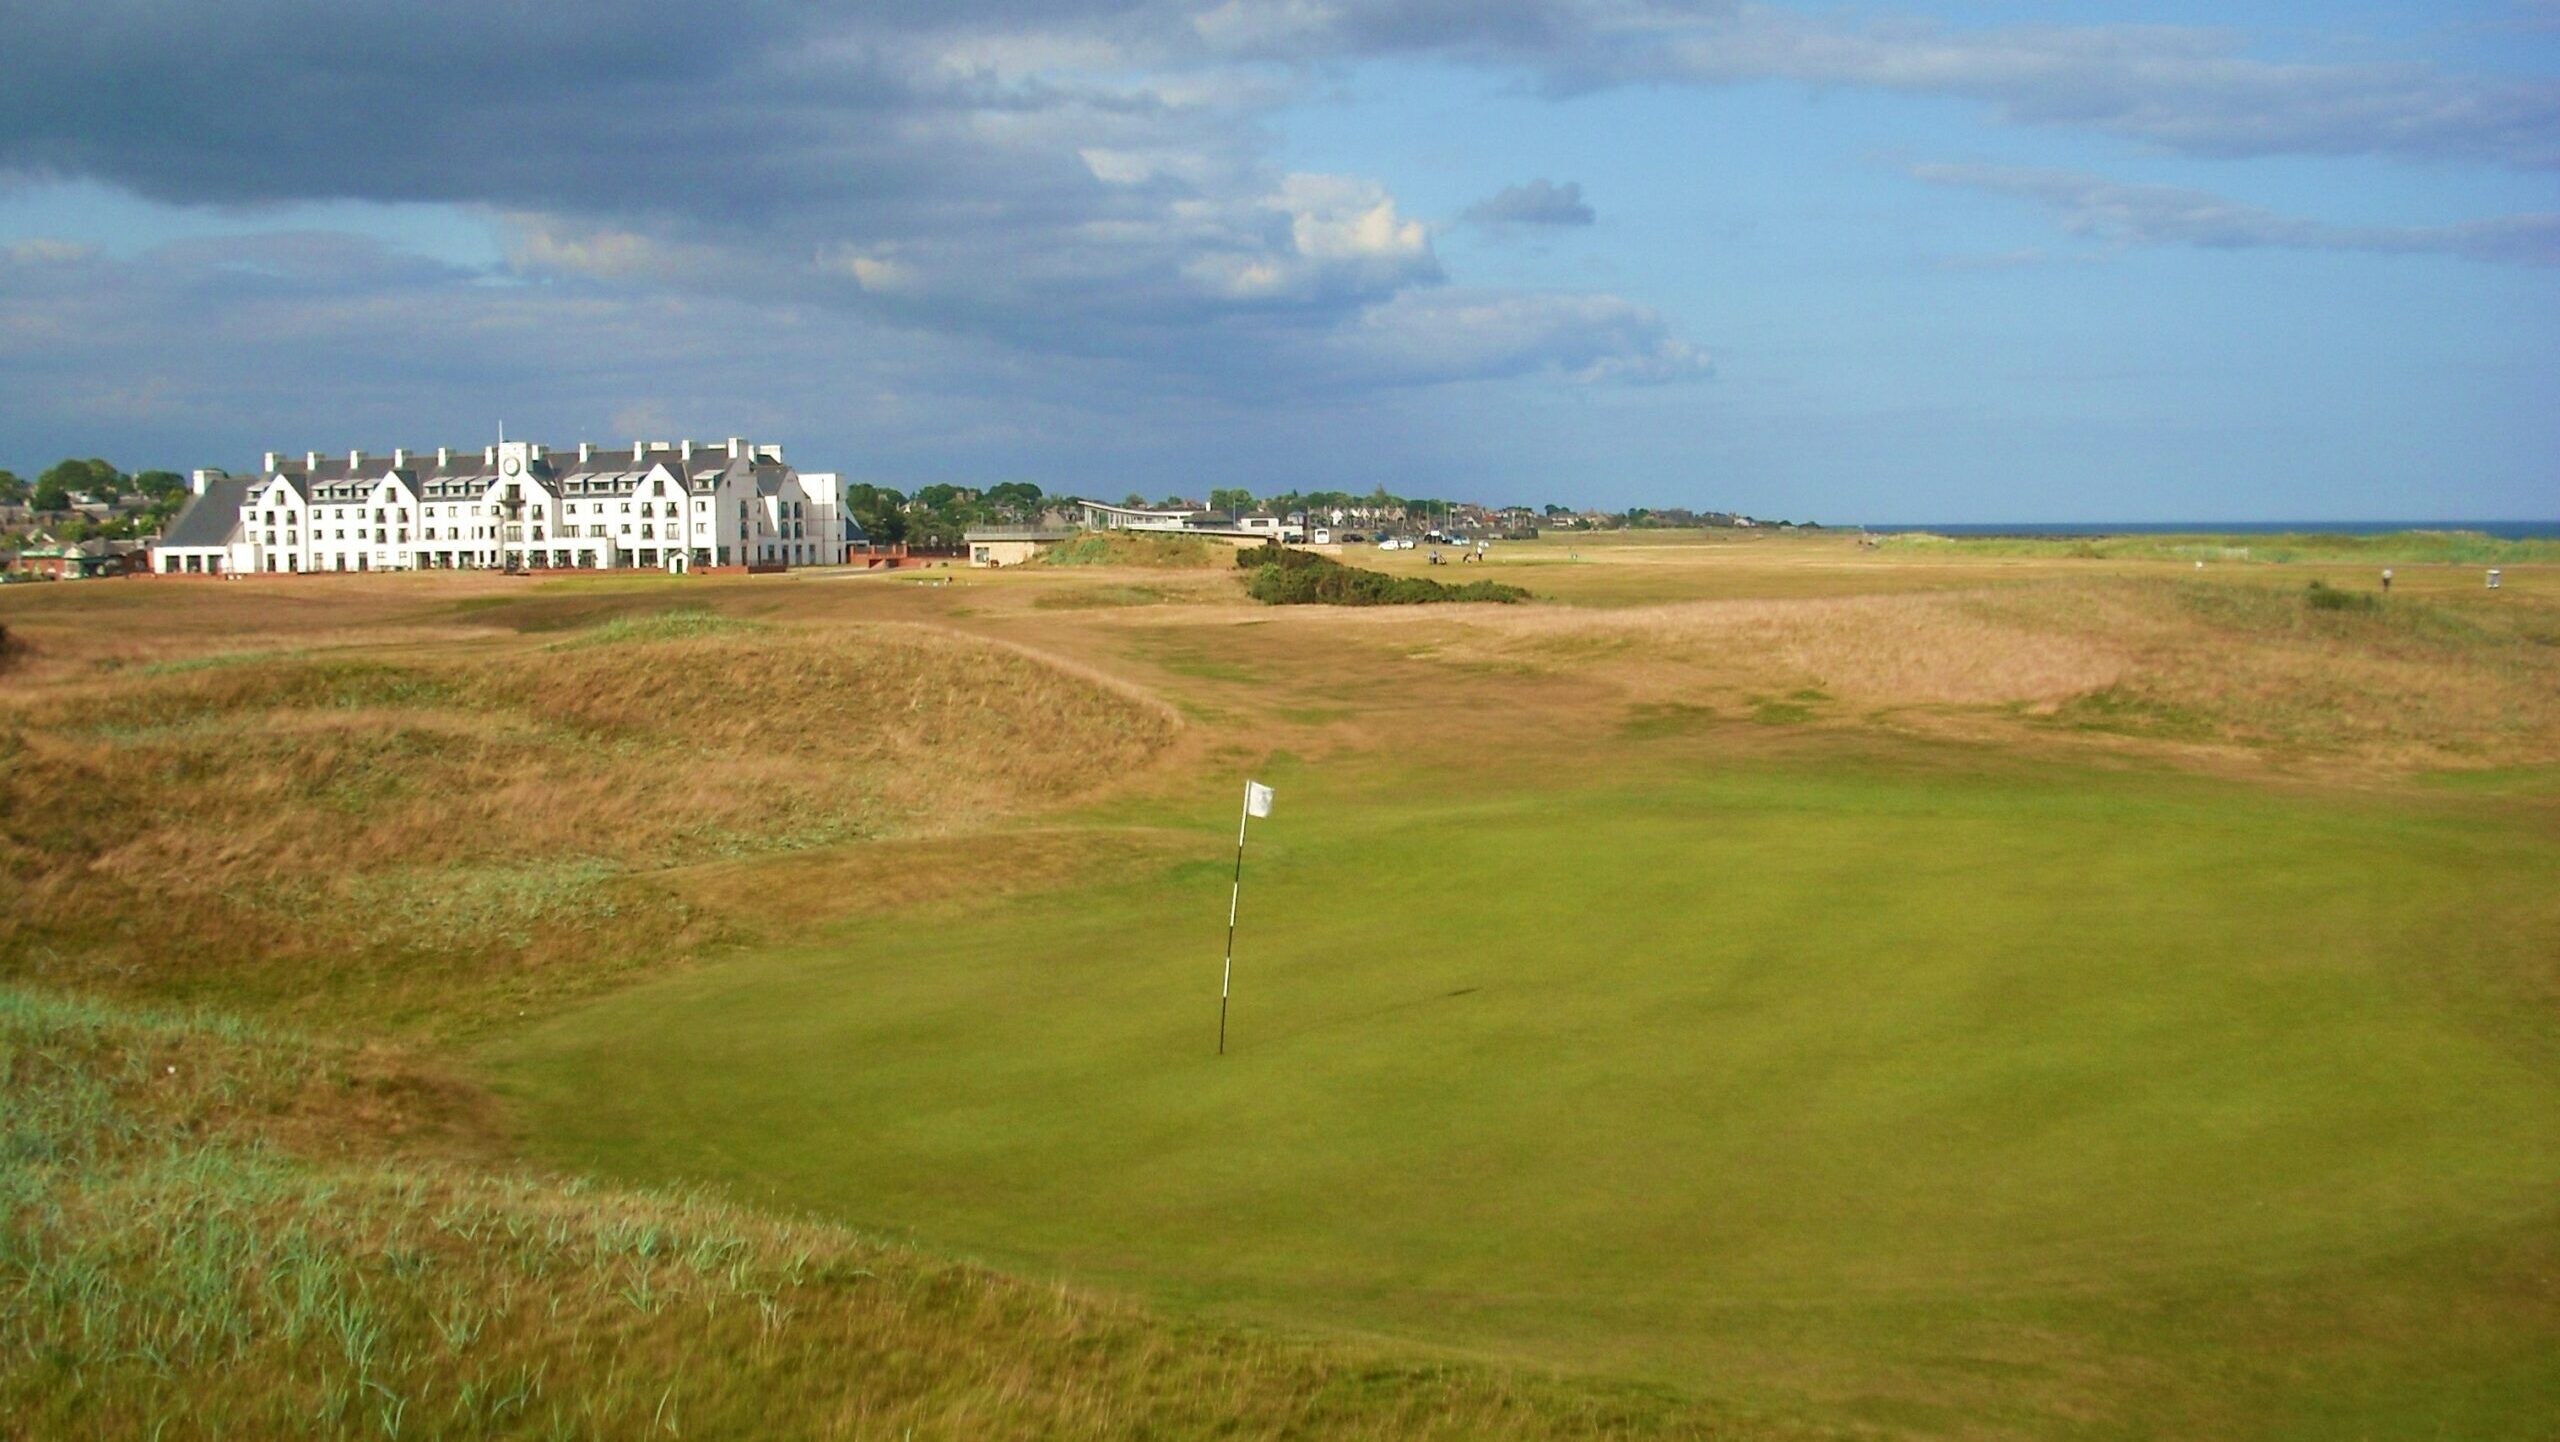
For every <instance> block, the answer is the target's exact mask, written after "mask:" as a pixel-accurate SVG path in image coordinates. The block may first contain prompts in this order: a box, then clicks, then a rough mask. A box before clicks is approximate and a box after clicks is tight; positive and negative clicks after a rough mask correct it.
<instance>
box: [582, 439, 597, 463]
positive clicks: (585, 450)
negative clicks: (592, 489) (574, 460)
mask: <svg viewBox="0 0 2560 1442" xmlns="http://www.w3.org/2000/svg"><path fill="white" fill-rule="evenodd" d="M595 458H596V444H595V442H593V441H580V442H578V464H579V465H580V466H584V465H586V463H587V462H589V461H592V460H594V459H595Z"/></svg>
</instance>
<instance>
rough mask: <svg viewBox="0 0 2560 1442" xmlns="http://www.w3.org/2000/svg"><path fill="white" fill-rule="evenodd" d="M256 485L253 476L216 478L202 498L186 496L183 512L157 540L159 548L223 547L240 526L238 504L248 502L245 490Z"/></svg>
mask: <svg viewBox="0 0 2560 1442" xmlns="http://www.w3.org/2000/svg"><path fill="white" fill-rule="evenodd" d="M258 484H260V478H259V477H257V476H216V477H214V478H213V479H212V480H211V481H209V482H207V483H206V485H205V488H204V494H203V495H200V496H189V497H188V498H187V505H186V509H184V510H182V511H180V512H178V518H177V519H176V520H173V521H171V522H170V523H169V530H168V533H167V534H165V535H163V536H162V537H161V538H160V544H161V545H163V546H227V545H229V544H231V533H232V531H234V530H235V529H237V528H238V527H239V525H240V507H241V504H242V503H243V502H245V501H247V500H248V499H249V489H250V487H252V486H255V485H258Z"/></svg>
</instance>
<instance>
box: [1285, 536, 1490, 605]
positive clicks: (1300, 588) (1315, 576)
mask: <svg viewBox="0 0 2560 1442" xmlns="http://www.w3.org/2000/svg"><path fill="white" fill-rule="evenodd" d="M1236 564H1237V565H1239V566H1242V567H1246V568H1248V569H1250V570H1251V571H1252V572H1253V578H1252V579H1251V580H1249V581H1247V582H1246V583H1245V588H1244V589H1245V594H1246V595H1248V596H1251V597H1253V599H1255V600H1257V601H1260V602H1263V603H1264V604H1266V605H1272V606H1309V605H1318V606H1415V605H1424V604H1427V603H1430V602H1434V601H1498V602H1501V603H1503V604H1505V605H1508V604H1510V603H1512V602H1514V601H1525V600H1527V599H1528V598H1529V593H1528V592H1526V591H1524V590H1522V589H1520V588H1519V587H1518V586H1506V585H1503V584H1501V583H1500V582H1498V581H1469V582H1466V583H1465V584H1463V585H1456V586H1452V585H1448V584H1446V583H1444V582H1440V581H1434V580H1432V579H1430V578H1429V577H1426V576H1389V575H1385V574H1383V573H1381V572H1377V571H1364V570H1361V569H1359V568H1358V567H1356V566H1346V565H1343V564H1342V563H1341V562H1339V561H1336V560H1334V559H1332V558H1331V557H1329V556H1319V555H1316V554H1314V553H1313V552H1310V551H1292V550H1288V549H1287V548H1285V547H1281V546H1265V547H1263V548H1262V549H1260V550H1258V551H1243V552H1239V553H1238V554H1237V556H1236Z"/></svg>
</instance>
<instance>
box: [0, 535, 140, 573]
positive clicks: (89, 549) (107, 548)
mask: <svg viewBox="0 0 2560 1442" xmlns="http://www.w3.org/2000/svg"><path fill="white" fill-rule="evenodd" d="M149 563H150V557H149V555H148V554H147V553H146V552H145V550H144V548H143V547H142V545H141V544H140V543H139V542H135V541H102V540H89V541H80V542H77V543H72V542H55V543H54V544H52V545H47V546H30V547H28V548H27V549H25V550H24V551H21V552H19V553H18V561H17V566H16V570H17V571H18V573H19V574H20V575H32V576H42V577H44V578H46V579H48V580H55V581H85V580H90V579H93V578H95V577H100V576H122V575H125V574H127V573H128V572H134V571H140V570H141V569H143V568H144V567H145V566H147V565H148V564H149Z"/></svg>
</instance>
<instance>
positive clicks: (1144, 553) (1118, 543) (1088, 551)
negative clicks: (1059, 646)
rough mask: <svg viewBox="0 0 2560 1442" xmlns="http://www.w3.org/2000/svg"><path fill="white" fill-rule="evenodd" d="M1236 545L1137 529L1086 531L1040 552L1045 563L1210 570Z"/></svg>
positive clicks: (1223, 559)
mask: <svg viewBox="0 0 2560 1442" xmlns="http://www.w3.org/2000/svg"><path fill="white" fill-rule="evenodd" d="M1231 549H1233V548H1232V547H1230V546H1228V545H1227V544H1226V543H1225V542H1223V541H1213V540H1209V539H1208V538H1206V537H1203V536H1171V535H1149V534H1144V533H1141V532H1136V531H1087V532H1085V533H1084V534H1082V535H1080V536H1071V537H1069V538H1068V539H1066V540H1063V541H1060V542H1059V543H1058V544H1056V545H1054V546H1051V547H1050V548H1049V549H1047V550H1046V551H1043V552H1041V553H1040V558H1039V560H1037V561H1036V562H1034V563H1033V564H1035V565H1042V566H1154V567H1158V568H1179V569H1182V570H1211V569H1214V568H1217V567H1220V566H1224V565H1225V564H1226V563H1227V562H1226V556H1227V552H1228V551H1229V550H1231Z"/></svg>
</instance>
